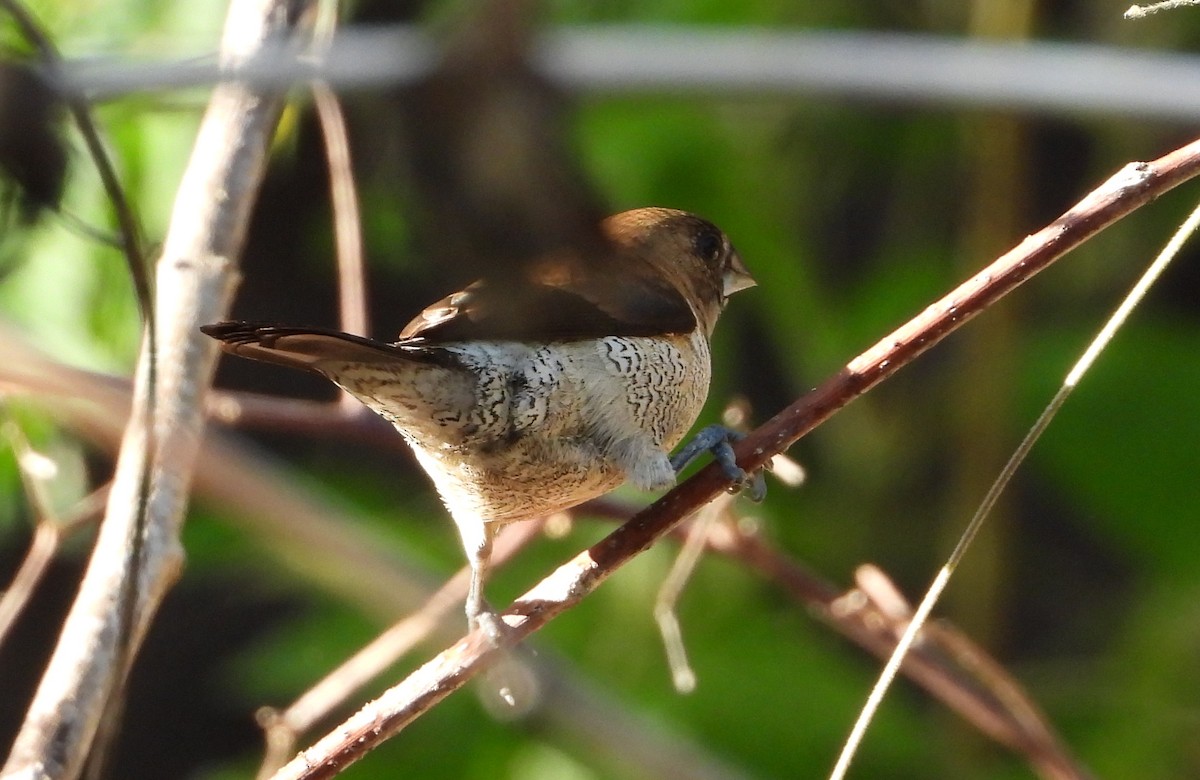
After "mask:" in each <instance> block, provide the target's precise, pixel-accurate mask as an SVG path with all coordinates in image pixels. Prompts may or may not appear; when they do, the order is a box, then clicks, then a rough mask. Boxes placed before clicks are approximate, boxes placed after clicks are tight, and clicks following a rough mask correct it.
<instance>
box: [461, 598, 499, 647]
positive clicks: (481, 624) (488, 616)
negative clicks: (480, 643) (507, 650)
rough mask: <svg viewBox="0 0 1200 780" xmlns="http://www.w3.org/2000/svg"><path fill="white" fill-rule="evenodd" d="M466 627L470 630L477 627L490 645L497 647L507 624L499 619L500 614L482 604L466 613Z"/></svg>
mask: <svg viewBox="0 0 1200 780" xmlns="http://www.w3.org/2000/svg"><path fill="white" fill-rule="evenodd" d="M467 629H468V630H470V631H474V630H475V629H479V631H481V632H482V633H483V636H484V638H486V639H487V640H488V642H490V643H491V644H492V646H494V647H499V646H500V643H501V640H503V639H504V634H505V633H506V632H507V631H508V625H507V624H506V623H505V622H504V621H503V620H501V619H500V615H498V614H497V613H496V612H494V611H492V608H491V607H490V606H488V605H486V604H484V605H483V607H482V608H481V609H478V610H476V611H475V612H474V613H472V612H468V613H467Z"/></svg>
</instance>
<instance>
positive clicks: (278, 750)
mask: <svg viewBox="0 0 1200 780" xmlns="http://www.w3.org/2000/svg"><path fill="white" fill-rule="evenodd" d="M543 528H544V521H542V520H537V521H533V522H529V523H519V524H517V525H515V526H513V527H512V528H509V529H507V531H506V532H505V533H503V534H501V535H500V536H499V537H498V538H497V539H496V544H495V547H494V548H493V550H492V565H493V566H495V567H497V568H499V567H501V566H503V565H504V563H505V562H506V561H508V560H509V559H511V558H512V557H513V556H514V555H516V554H517V553H518V552H519V551H521V550H522V549H524V548H525V546H526V545H528V544H529V542H531V541H533V539H535V538H536V537H538V536H540V535H541V534H542V532H543ZM470 579H471V569H470V567H466V566H464V567H463V568H461V569H459V571H458V572H457V573H456V574H455V575H454V576H453V577H451V578H450V579H448V580H446V582H445V584H443V585H442V586H441V587H440V588H438V589H437V590H436V591H435V592H434V593H432V594H431V595H430V596H429V598H428V600H426V602H425V603H424V604H423V605H422V606H421V608H420V609H418V610H417V611H415V612H413V613H411V614H409V615H406V616H405V617H404V618H403V619H401V620H400V621H399V622H397V623H395V624H393V625H392V626H391V627H389V628H388V629H387V630H386V631H384V632H383V633H382V634H380V635H379V636H377V637H375V639H373V640H371V642H369V643H368V644H367V645H366V646H364V647H363V648H362V649H361V650H359V651H358V652H357V653H355V654H354V655H353V656H351V657H350V658H348V659H346V661H344V662H343V663H342V664H341V665H340V666H338V668H336V669H334V670H333V671H332V672H330V673H329V674H327V675H325V677H324V678H323V679H322V680H321V681H320V682H318V683H317V684H316V685H314V686H312V687H311V688H309V689H308V691H307V692H305V693H304V694H303V695H302V696H300V698H298V699H296V701H294V702H293V703H292V704H291V705H290V706H289V707H287V709H285V710H282V711H279V710H275V709H271V708H268V709H264V710H262V711H260V712H259V717H258V719H259V723H261V724H262V726H263V730H264V732H265V737H266V743H267V752H266V755H265V756H264V757H263V765H262V767H261V768H260V769H259V773H258V776H259V777H260V778H267V777H270V776H271V775H273V774H275V772H277V771H278V770H279V768H280V767H282V766H283V765H284V764H285V763H287V760H288V759H289V758H291V756H292V754H293V753H294V752H295V750H296V742H297V740H298V739H299V737H300V736H302V735H303V734H304V733H305V732H306V731H308V730H309V729H311V728H312V727H313V726H315V725H316V724H317V723H318V722H320V721H321V720H322V719H323V718H327V717H329V715H330V714H331V713H332V712H333V711H334V710H336V709H337V708H339V707H342V706H344V705H345V703H346V700H347V699H348V698H349V697H350V696H352V695H354V694H355V693H356V692H357V691H359V690H360V689H362V688H363V686H365V685H367V684H368V683H369V682H371V681H372V680H374V679H375V678H376V677H378V676H379V675H381V674H383V672H385V671H386V670H387V669H388V667H390V666H392V665H393V664H394V663H396V661H398V660H399V659H400V658H401V657H403V656H404V654H405V653H407V652H409V651H410V650H412V649H413V648H414V647H416V646H417V645H418V644H420V643H422V642H425V641H427V640H429V639H430V638H431V637H434V636H436V637H438V638H441V639H442V640H443V641H449V640H452V639H453V637H454V634H451V633H450V631H451V629H450V624H449V623H448V622H447V621H446V617H447V616H448V615H449V614H450V612H451V611H453V610H454V609H455V608H456V607H461V605H462V603H463V599H465V598H466V596H467V587H468V584H469V582H470Z"/></svg>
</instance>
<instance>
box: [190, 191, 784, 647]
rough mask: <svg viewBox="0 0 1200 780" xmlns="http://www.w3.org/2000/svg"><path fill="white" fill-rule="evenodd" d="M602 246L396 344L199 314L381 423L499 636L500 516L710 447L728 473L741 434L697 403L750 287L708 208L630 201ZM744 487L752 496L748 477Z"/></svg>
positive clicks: (472, 600)
mask: <svg viewBox="0 0 1200 780" xmlns="http://www.w3.org/2000/svg"><path fill="white" fill-rule="evenodd" d="M599 227H600V230H599V234H600V235H602V236H603V239H604V246H605V249H604V251H603V252H600V253H595V252H570V251H565V250H564V251H561V252H551V253H548V255H547V256H545V257H539V258H534V259H533V260H531V261H530V262H529V263H527V264H525V265H523V266H521V267H519V268H517V269H515V270H511V269H506V272H505V273H495V274H493V275H491V276H490V277H485V278H484V279H482V280H479V281H477V282H474V283H472V284H471V285H469V286H467V287H466V288H464V289H462V290H460V291H458V292H455V293H453V294H451V295H449V296H447V297H445V298H443V299H442V300H439V301H438V302H436V303H434V304H432V305H431V306H429V307H428V308H426V309H425V310H424V311H422V312H421V313H420V314H418V315H417V316H416V317H415V318H414V319H413V320H412V321H411V322H410V323H409V324H408V325H407V326H406V327H405V328H404V329H403V330H402V331H401V332H400V334H399V337H398V339H397V340H396V341H394V342H384V341H379V340H375V339H370V338H366V337H363V336H357V335H352V334H349V333H342V332H338V331H335V330H326V329H321V328H302V327H290V326H284V325H276V324H268V323H262V322H241V321H227V322H219V323H214V324H212V325H206V326H203V327H201V331H203V332H204V333H205V334H207V335H209V336H211V337H212V338H214V339H216V340H218V341H219V342H220V345H221V347H222V348H223V349H224V351H226V352H228V353H231V354H234V355H238V356H241V357H245V358H252V359H255V360H260V361H264V362H267V363H274V364H277V365H282V366H288V367H293V368H299V369H305V370H308V371H312V372H316V373H318V374H321V375H324V376H325V377H326V378H328V379H329V380H331V381H332V382H334V383H335V384H337V385H338V386H340V387H341V388H342V389H344V390H345V391H347V392H348V393H350V394H351V395H353V396H354V397H355V398H357V399H358V400H359V401H361V402H362V403H363V404H365V405H366V406H367V407H369V408H370V409H372V410H373V411H374V412H376V413H377V414H379V415H381V416H382V417H383V418H385V419H386V420H387V421H389V422H391V423H392V424H393V425H394V426H395V428H396V429H397V430H398V431H399V433H400V435H401V436H403V437H404V439H405V440H406V441H407V443H408V444H409V445H410V446H411V448H412V450H413V452H414V454H415V456H416V460H417V461H418V463H419V464H420V465H421V466H422V467H423V469H424V470H425V472H426V473H427V474H428V476H429V477H430V478H431V480H432V482H433V484H434V486H435V487H436V489H437V491H438V493H439V494H440V496H441V499H442V501H443V503H444V504H445V506H446V509H447V510H448V512H449V514H450V516H451V518H452V519H453V520H454V523H455V525H456V526H457V528H458V532H459V535H460V536H461V539H462V544H463V548H464V550H465V551H466V555H467V559H468V563H469V565H470V569H471V582H470V587H469V591H468V595H467V598H466V605H465V606H466V613H467V618H468V626H469V628H476V627H480V628H482V629H483V630H484V631H485V632H486V633H487V634H488V635H490V636H493V637H495V636H497V635H498V634H499V633H500V632H502V631H503V627H502V626H501V624H500V622H499V618H498V616H497V615H496V614H495V613H494V612H493V611H492V610H491V608H490V607H489V606H488V604H487V602H486V600H485V598H484V594H483V590H484V582H485V580H486V578H487V574H488V564H489V560H490V554H491V547H492V541H493V539H494V537H495V534H496V532H497V530H498V529H499V528H501V527H502V526H504V525H505V524H507V523H511V522H516V521H520V520H529V519H533V518H537V517H542V516H545V515H548V514H552V513H555V512H558V511H562V510H565V509H569V508H571V507H574V506H576V505H578V504H580V503H582V502H584V501H587V500H589V499H592V498H595V497H597V496H600V495H603V494H604V493H607V492H609V491H611V490H612V489H614V488H616V487H617V486H619V485H621V484H622V483H625V482H629V483H631V484H632V485H634V486H636V487H638V488H641V489H643V490H661V489H667V488H670V487H671V486H673V485H674V484H675V480H676V475H677V472H678V471H679V470H681V469H682V467H683V466H684V465H686V463H687V462H688V461H690V460H692V459H693V458H695V457H696V456H697V455H698V454H700V453H702V452H704V451H706V450H711V451H712V452H713V453H714V454H715V455H716V456H717V460H718V462H720V463H721V465H722V468H723V469H724V470H725V472H726V474H727V475H729V477H730V478H731V479H732V480H734V481H736V482H737V483H738V484H739V485H760V484H761V475H759V476H757V480H758V482H757V483H756V482H755V478H748V477H747V475H746V474H745V472H743V471H742V470H741V469H740V468H738V467H737V465H736V463H735V462H734V458H733V454H732V448H731V446H730V441H732V440H733V439H734V438H736V435H735V434H733V433H732V432H730V431H727V430H725V429H723V428H721V427H720V426H709V427H708V428H705V429H704V430H703V431H702V432H701V433H700V434H698V435H697V437H696V438H695V439H693V440H692V442H691V443H690V444H688V445H687V446H686V447H684V448H683V449H682V450H681V451H680V452H679V453H678V454H677V455H676V456H675V457H674V458H672V457H671V454H670V453H671V450H672V449H673V448H674V447H675V446H676V445H678V444H679V443H680V442H681V441H682V440H683V439H684V437H685V436H686V434H687V433H688V431H689V430H690V429H691V427H692V426H693V424H694V423H695V421H696V419H697V417H698V416H699V414H700V411H701V408H702V407H703V405H704V403H705V400H706V398H707V395H708V386H709V381H710V377H711V372H712V368H711V357H710V341H711V336H712V333H713V328H714V327H715V325H716V322H717V318H718V316H719V315H720V314H721V312H722V310H723V309H724V308H725V305H726V302H727V300H728V298H729V296H730V295H732V294H733V293H735V292H738V291H740V290H744V289H746V288H748V287H752V286H754V284H755V281H754V279H753V277H752V276H751V275H750V272H749V271H748V270H747V268H746V266H745V264H744V263H743V261H742V259H741V257H740V256H739V254H738V252H737V251H736V250H735V249H734V247H733V245H732V244H731V243H730V241H729V239H728V237H726V235H725V234H724V233H723V232H722V231H721V230H720V229H719V228H718V227H716V225H714V224H713V223H712V222H709V221H708V220H706V219H703V218H701V217H698V216H696V215H694V214H691V213H688V212H684V211H680V210H676V209H668V208H658V207H651V208H639V209H633V210H630V211H625V212H622V213H619V214H616V215H614V216H611V217H608V218H607V219H605V220H603V222H602V223H601V224H600V226H599ZM755 492H756V493H757V492H759V491H758V490H757V488H756V490H755Z"/></svg>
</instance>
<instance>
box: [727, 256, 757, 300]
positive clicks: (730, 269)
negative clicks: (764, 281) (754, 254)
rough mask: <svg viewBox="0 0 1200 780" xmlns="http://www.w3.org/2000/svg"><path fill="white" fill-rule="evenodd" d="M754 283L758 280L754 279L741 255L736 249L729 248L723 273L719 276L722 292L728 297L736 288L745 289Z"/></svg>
mask: <svg viewBox="0 0 1200 780" xmlns="http://www.w3.org/2000/svg"><path fill="white" fill-rule="evenodd" d="M756 284H758V282H756V281H754V277H753V276H751V275H750V271H749V270H748V269H747V268H746V264H745V263H743V262H742V256H741V255H739V254H738V253H737V251H736V250H731V251H730V253H729V261H728V262H727V263H726V264H725V273H724V275H723V276H722V277H721V292H722V294H723V295H724V296H725V297H726V298H728V297H729V296H730V295H733V294H734V293H735V292H737V291H738V290H745V289H746V288H748V287H753V286H754V285H756Z"/></svg>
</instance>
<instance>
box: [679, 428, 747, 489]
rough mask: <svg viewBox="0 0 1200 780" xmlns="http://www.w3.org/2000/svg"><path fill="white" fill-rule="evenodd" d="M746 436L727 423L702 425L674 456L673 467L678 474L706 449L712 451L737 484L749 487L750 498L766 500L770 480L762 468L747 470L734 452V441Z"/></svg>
mask: <svg viewBox="0 0 1200 780" xmlns="http://www.w3.org/2000/svg"><path fill="white" fill-rule="evenodd" d="M744 438H746V434H744V433H738V432H737V431H735V430H733V429H732V428H726V427H725V426H724V425H709V426H707V427H705V428H701V429H700V431H699V432H698V433H697V434H696V435H695V436H693V437H692V440H691V441H689V442H688V443H687V444H685V445H683V447H681V448H680V449H679V451H678V452H676V453H675V454H674V455H672V456H671V467H672V468H674V469H675V473H676V474H678V473H679V472H680V471H683V469H684V468H685V467H686V466H687V465H688V464H689V463H691V462H692V461H693V460H695V459H696V457H697V456H698V455H700V454H701V453H702V452H711V453H712V454H713V457H714V458H716V461H717V463H719V464H720V465H721V471H722V472H723V473H724V474H725V476H726V477H728V478H729V479H731V480H733V483H734V485H735V486H737V487H738V488H739V489H743V490H749V496H750V500H752V501H762V500H763V499H764V498H766V496H767V483H766V481H765V480H764V479H763V473H762V469H759V470H758V471H755V472H754V474H753V475H750V474H747V473H746V472H745V471H744V470H743V469H742V467H741V466H739V465H738V464H737V459H736V458H735V457H734V455H733V446H732V443H733V442H737V441H741V440H742V439H744Z"/></svg>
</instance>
